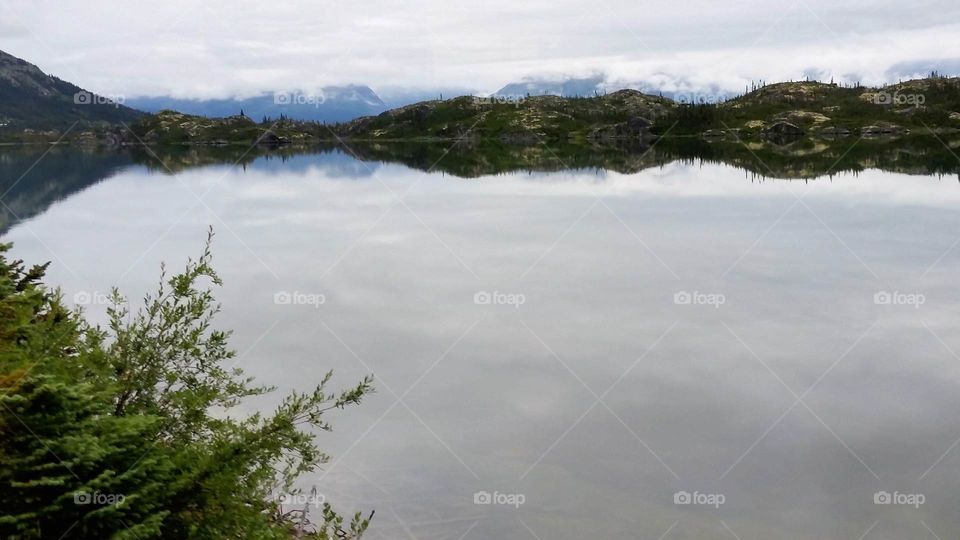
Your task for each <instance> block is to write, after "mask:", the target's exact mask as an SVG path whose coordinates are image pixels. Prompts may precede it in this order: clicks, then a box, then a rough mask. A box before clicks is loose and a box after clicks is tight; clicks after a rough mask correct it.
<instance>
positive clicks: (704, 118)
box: [654, 77, 960, 135]
mask: <svg viewBox="0 0 960 540" xmlns="http://www.w3.org/2000/svg"><path fill="white" fill-rule="evenodd" d="M881 94H885V95H887V96H891V97H892V96H895V95H896V96H900V99H901V100H904V102H903V103H900V104H896V103H890V104H883V103H882V102H881V103H878V101H877V99H876V98H877V96H878V95H881ZM912 96H922V97H921V98H919V99H921V100H922V104H919V105H918V104H917V103H916V102H915V101H912V102H910V103H908V102H906V101H909V100H911V99H914V100H915V99H917V98H912ZM958 111H960V78H952V79H946V78H939V77H938V78H928V79H918V80H913V81H907V82H904V83H899V84H896V85H891V86H888V87H885V88H879V89H871V88H863V87H858V88H847V87H841V86H837V85H833V84H827V83H819V82H792V83H777V84H772V85H768V86H764V87H762V88H760V89H758V90H755V91H753V92H750V93H749V94H746V95H744V96H741V97H738V98H735V99H732V100H730V101H727V102H725V103H721V104H716V105H698V106H688V107H679V108H677V109H675V110H674V111H673V112H672V113H671V114H669V115H667V116H665V117H662V118H660V119H659V121H658V122H657V123H656V125H655V126H654V132H656V133H661V134H663V133H666V132H667V131H668V130H669V131H670V132H671V133H672V134H677V135H686V134H699V133H702V132H704V131H707V130H710V129H718V130H726V129H741V130H744V132H747V133H750V132H759V131H761V130H762V129H763V128H764V127H766V126H769V125H771V124H773V123H775V122H777V121H780V120H783V121H787V122H790V123H792V124H794V125H797V126H798V127H801V128H803V129H804V130H805V131H807V132H816V131H818V130H820V129H823V128H827V127H841V128H845V129H848V130H850V131H851V132H857V131H858V130H859V129H860V128H863V127H865V126H870V125H896V126H901V127H904V128H907V129H911V130H924V131H925V130H926V127H931V128H960V115H955V114H954V113H957V112H958ZM951 114H954V118H951ZM671 126H673V129H670V128H671Z"/></svg>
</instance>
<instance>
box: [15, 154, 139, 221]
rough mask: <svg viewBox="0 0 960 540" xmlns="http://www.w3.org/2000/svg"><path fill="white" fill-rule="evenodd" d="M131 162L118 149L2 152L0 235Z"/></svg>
mask: <svg viewBox="0 0 960 540" xmlns="http://www.w3.org/2000/svg"><path fill="white" fill-rule="evenodd" d="M45 153H46V155H44V154H45ZM132 162H133V160H132V157H131V155H130V154H129V153H128V152H124V151H121V150H115V149H77V148H67V147H53V148H51V147H49V146H47V145H30V146H9V147H4V148H2V149H0V194H3V196H2V199H0V200H2V203H3V204H0V234H4V233H6V232H7V230H8V229H9V228H10V227H11V226H12V225H13V224H14V223H16V222H17V221H20V220H24V219H29V218H31V217H33V216H35V215H37V214H40V213H41V212H43V211H44V210H46V209H47V208H48V207H49V206H50V205H51V204H53V203H55V202H57V201H59V200H62V199H65V198H67V197H69V196H71V195H73V194H75V193H77V192H79V191H82V190H83V189H85V188H87V187H89V186H91V185H93V184H95V183H97V182H98V181H100V180H103V179H104V178H107V177H109V176H113V175H114V174H116V173H117V172H119V171H120V170H121V169H123V168H124V167H126V166H129V165H130V164H131V163H132Z"/></svg>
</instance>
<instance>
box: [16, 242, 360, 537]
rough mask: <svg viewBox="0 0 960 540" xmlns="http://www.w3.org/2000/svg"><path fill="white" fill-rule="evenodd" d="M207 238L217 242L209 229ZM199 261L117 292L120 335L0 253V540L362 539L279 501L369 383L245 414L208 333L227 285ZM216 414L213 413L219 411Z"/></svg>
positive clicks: (39, 274)
mask: <svg viewBox="0 0 960 540" xmlns="http://www.w3.org/2000/svg"><path fill="white" fill-rule="evenodd" d="M211 237H212V235H211ZM209 248H210V239H209V238H208V241H207V247H206V249H205V250H204V252H203V255H202V256H201V257H200V259H198V260H197V261H189V262H188V263H187V265H186V268H185V269H184V271H183V272H182V273H180V274H176V275H173V276H171V277H169V278H168V279H167V277H166V274H165V272H164V273H163V276H162V278H161V281H160V285H159V287H158V288H157V291H156V292H155V293H153V294H151V295H147V297H146V298H145V305H144V307H143V308H141V309H140V310H138V311H137V312H135V313H131V312H130V311H128V310H127V308H126V307H124V300H123V298H121V297H120V295H119V294H118V293H117V292H116V291H114V305H113V307H112V308H111V309H110V311H109V315H110V324H109V328H108V329H106V330H102V329H100V328H96V327H92V326H91V325H89V324H87V323H86V322H85V321H84V319H83V317H82V314H81V313H77V312H73V311H71V310H69V309H67V308H66V307H64V305H63V304H62V302H61V298H60V294H59V292H58V291H55V290H51V289H49V288H47V287H46V286H45V285H44V284H43V282H42V279H43V276H44V272H45V270H46V265H43V266H34V267H32V268H29V269H27V268H26V267H25V266H24V264H23V263H22V261H11V260H9V259H8V258H7V256H6V254H7V252H8V251H9V249H10V246H9V245H0V537H3V538H53V539H59V538H117V539H146V538H218V539H219V538H292V537H297V538H316V539H328V538H338V539H340V538H357V537H359V536H361V535H362V534H363V532H364V531H365V530H366V528H367V526H368V524H369V520H370V518H371V517H372V513H371V514H370V516H366V517H364V516H362V515H361V514H360V513H357V514H356V515H354V516H353V519H352V520H350V521H349V523H344V520H343V518H342V517H340V516H339V515H337V514H336V513H335V512H334V511H333V510H332V509H331V508H330V507H329V505H326V504H325V505H324V506H323V508H322V510H321V511H320V512H319V513H320V514H321V515H320V516H319V517H318V518H317V519H318V521H321V523H319V524H318V525H316V526H314V525H312V524H311V523H310V522H309V521H308V520H307V513H306V511H305V509H303V508H300V509H298V508H294V509H290V508H286V507H282V506H281V505H280V504H279V502H278V500H277V494H278V493H291V492H292V490H293V483H294V480H295V479H296V478H297V477H298V476H299V475H300V474H302V473H304V472H307V471H310V470H312V469H314V468H315V467H317V466H318V465H320V464H322V463H324V462H326V461H327V460H328V457H327V456H326V455H325V454H323V453H322V452H320V451H319V449H318V448H317V447H316V445H315V442H314V436H313V434H312V433H311V432H310V429H311V428H320V429H323V430H330V425H329V424H327V423H326V422H325V421H324V419H323V414H324V413H325V412H327V411H329V410H331V409H340V408H344V407H346V406H347V405H351V404H357V403H359V402H360V400H361V399H362V398H363V396H364V395H366V394H368V393H369V392H371V391H372V386H371V383H372V378H371V377H366V378H364V380H362V381H361V382H360V383H359V384H357V386H355V387H353V388H351V389H348V390H346V391H343V392H341V393H339V394H330V393H328V391H327V389H326V385H327V383H328V381H329V379H330V374H329V373H328V374H327V375H326V377H324V379H323V381H322V383H321V384H320V385H319V386H318V387H317V388H316V389H315V390H314V391H313V392H309V393H293V394H291V395H288V396H286V397H285V399H283V400H282V402H281V404H280V405H279V406H278V407H277V408H276V409H275V410H274V411H273V412H272V413H271V414H268V415H261V414H257V415H254V416H251V417H241V418H235V417H233V416H231V415H230V414H229V412H230V411H231V409H232V407H234V406H235V405H236V404H237V403H238V402H239V401H240V400H242V399H243V398H246V397H250V396H256V395H261V394H264V393H266V392H269V391H271V390H272V389H270V388H266V387H262V386H254V385H253V384H252V380H251V379H249V378H245V377H244V376H243V374H242V372H241V371H240V370H239V369H227V368H225V367H224V363H225V362H226V361H228V360H230V359H231V358H233V356H234V354H235V353H234V351H233V350H231V349H230V348H229V346H228V337H229V333H227V332H221V331H218V330H215V329H213V328H212V319H213V317H214V316H215V315H216V314H217V313H218V311H219V305H218V304H216V301H215V299H214V297H213V295H212V293H211V291H210V289H209V288H208V287H209V286H210V285H211V284H212V285H219V284H220V280H219V278H218V277H217V275H216V273H215V272H214V270H213V268H212V267H211V266H210V260H211V255H210V249H209ZM214 411H216V412H214Z"/></svg>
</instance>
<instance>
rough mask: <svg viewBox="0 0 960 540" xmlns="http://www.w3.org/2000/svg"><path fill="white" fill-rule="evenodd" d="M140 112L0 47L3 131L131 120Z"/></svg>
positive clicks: (62, 127) (61, 127)
mask: <svg viewBox="0 0 960 540" xmlns="http://www.w3.org/2000/svg"><path fill="white" fill-rule="evenodd" d="M142 114H143V113H141V112H139V111H136V110H134V109H131V108H129V107H125V106H123V105H119V104H116V103H113V102H111V101H110V100H107V99H106V98H103V97H101V96H97V95H95V94H92V93H90V92H87V91H85V90H83V89H82V88H80V87H79V86H76V85H74V84H71V83H68V82H66V81H63V80H60V79H58V78H56V77H53V76H51V75H47V74H46V73H44V72H43V71H41V70H40V68H38V67H37V66H35V65H33V64H31V63H29V62H27V61H25V60H21V59H19V58H17V57H15V56H12V55H10V54H7V53H5V52H3V51H0V129H2V130H4V131H5V132H8V133H9V132H20V131H22V130H24V129H64V128H67V127H69V126H71V125H72V124H73V123H74V122H80V124H81V125H80V126H78V127H81V128H83V127H89V126H92V125H97V124H105V123H107V124H115V123H119V122H132V121H135V120H136V119H137V118H139V117H140V116H142Z"/></svg>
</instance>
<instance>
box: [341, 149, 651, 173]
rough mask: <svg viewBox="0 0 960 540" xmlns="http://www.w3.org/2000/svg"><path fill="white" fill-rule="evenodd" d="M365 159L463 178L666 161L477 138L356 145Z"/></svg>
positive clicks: (634, 167)
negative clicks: (459, 140) (440, 141)
mask: <svg viewBox="0 0 960 540" xmlns="http://www.w3.org/2000/svg"><path fill="white" fill-rule="evenodd" d="M352 150H353V152H354V154H355V155H356V156H357V157H359V158H360V159H363V160H365V161H385V162H397V163H402V164H403V165H406V166H407V167H411V168H414V169H419V170H422V171H441V172H445V173H449V174H452V175H454V176H459V177H463V178H476V177H479V176H485V175H492V174H503V173H509V172H554V171H562V170H569V169H598V170H600V169H603V170H612V171H617V172H622V173H634V172H638V171H641V170H643V169H646V168H648V167H655V166H659V165H662V164H664V163H665V161H664V158H663V156H661V155H659V154H658V153H657V152H655V151H648V150H650V148H649V146H643V145H641V144H639V143H637V144H633V145H630V144H595V145H588V144H556V143H552V144H549V145H546V144H531V145H518V144H503V143H498V142H479V143H476V142H474V143H469V142H462V143H460V144H456V145H451V144H450V143H445V144H437V143H381V144H362V145H361V144H355V145H354V146H353V147H352Z"/></svg>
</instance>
